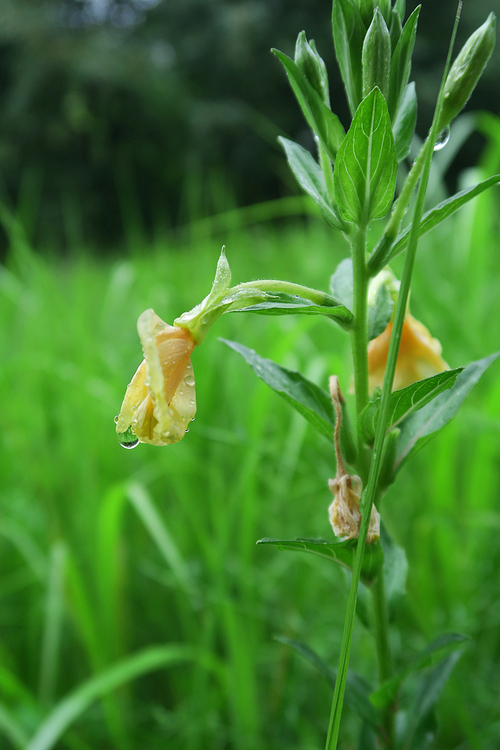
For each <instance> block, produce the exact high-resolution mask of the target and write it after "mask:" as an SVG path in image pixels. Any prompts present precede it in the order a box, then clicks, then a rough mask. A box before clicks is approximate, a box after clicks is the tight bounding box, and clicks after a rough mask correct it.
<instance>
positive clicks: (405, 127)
mask: <svg viewBox="0 0 500 750" xmlns="http://www.w3.org/2000/svg"><path fill="white" fill-rule="evenodd" d="M416 123H417V92H416V90H415V84H414V83H413V82H412V83H409V84H408V86H407V87H406V91H405V94H404V96H403V100H402V102H401V104H400V106H399V109H398V111H397V114H396V119H395V120H394V122H393V125H392V134H393V136H394V144H395V148H396V161H397V162H398V164H399V162H400V161H403V159H406V157H407V156H408V154H409V153H410V148H411V144H412V141H413V136H414V134H415V125H416Z"/></svg>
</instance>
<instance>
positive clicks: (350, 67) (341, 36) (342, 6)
mask: <svg viewBox="0 0 500 750" xmlns="http://www.w3.org/2000/svg"><path fill="white" fill-rule="evenodd" d="M332 25H333V41H334V43H335V55H336V57H337V62H338V64H339V68H340V74H341V76H342V80H343V82H344V87H345V91H346V94H347V100H348V102H349V109H350V110H351V115H352V116H354V113H355V112H356V110H357V108H358V105H359V103H360V101H361V99H362V95H361V91H362V84H361V70H362V68H361V55H362V50H363V42H364V39H365V35H366V28H367V27H366V26H365V24H364V22H363V19H362V17H361V14H360V12H359V10H358V8H357V7H356V6H355V5H354V3H351V2H350V0H334V2H333V12H332Z"/></svg>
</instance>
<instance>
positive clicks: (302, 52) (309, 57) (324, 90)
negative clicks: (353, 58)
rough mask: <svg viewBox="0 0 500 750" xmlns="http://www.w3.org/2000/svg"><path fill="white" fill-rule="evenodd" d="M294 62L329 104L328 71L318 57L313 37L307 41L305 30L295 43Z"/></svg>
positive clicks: (321, 59)
mask: <svg viewBox="0 0 500 750" xmlns="http://www.w3.org/2000/svg"><path fill="white" fill-rule="evenodd" d="M295 63H296V65H298V67H299V68H300V69H301V71H302V72H303V74H304V75H305V77H306V78H307V80H308V81H309V83H310V84H311V86H312V87H313V88H314V89H315V90H316V91H317V92H318V94H319V95H320V96H321V98H322V99H323V101H324V102H325V104H327V105H328V106H330V91H329V87H328V73H327V70H326V65H325V63H324V60H323V58H322V57H320V55H319V53H318V50H317V49H316V45H315V43H314V39H311V41H310V42H308V41H307V37H306V34H305V31H301V32H300V34H299V35H298V37H297V43H296V45H295Z"/></svg>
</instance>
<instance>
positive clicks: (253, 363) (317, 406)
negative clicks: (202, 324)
mask: <svg viewBox="0 0 500 750" xmlns="http://www.w3.org/2000/svg"><path fill="white" fill-rule="evenodd" d="M221 341H223V342H224V343H225V344H227V345H228V346H230V347H231V349H234V351H235V352H238V354H241V356H242V357H243V359H244V360H245V361H246V362H248V364H249V365H250V367H251V368H252V369H253V371H254V372H255V373H256V375H257V376H258V377H259V378H261V380H263V381H264V382H265V383H267V385H268V386H270V387H271V388H272V389H273V390H275V391H276V393H279V395H280V396H282V397H283V398H284V399H285V401H288V403H289V404H291V405H292V406H293V407H294V409H296V410H297V411H298V412H299V414H302V416H303V417H305V419H307V421H308V422H309V423H310V424H312V426H313V427H314V428H315V429H316V430H317V431H318V432H319V433H321V434H322V435H324V436H325V437H326V439H327V440H329V441H330V442H332V441H333V429H334V427H335V416H334V411H333V405H332V400H331V398H330V395H329V394H328V393H327V392H326V391H324V390H323V389H322V388H320V387H319V386H318V385H316V384H315V383H312V382H311V381H310V380H307V378H305V377H304V376H303V375H301V374H300V372H295V371H293V370H287V369H286V368H285V367H281V366H280V365H278V364H276V362H273V361H272V360H270V359H264V358H263V357H260V356H259V355H258V354H257V352H255V351H254V350H253V349H248V348H247V347H246V346H243V345H242V344H237V343H236V341H227V340H226V339H221Z"/></svg>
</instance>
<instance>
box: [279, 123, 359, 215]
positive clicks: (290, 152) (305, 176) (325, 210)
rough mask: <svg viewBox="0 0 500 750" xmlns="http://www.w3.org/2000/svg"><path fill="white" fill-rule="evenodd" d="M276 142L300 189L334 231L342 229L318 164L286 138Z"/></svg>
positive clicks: (307, 152)
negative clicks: (279, 145)
mask: <svg viewBox="0 0 500 750" xmlns="http://www.w3.org/2000/svg"><path fill="white" fill-rule="evenodd" d="M278 141H279V142H280V143H281V145H282V146H283V148H284V149H285V154H286V158H287V160H288V164H289V166H290V169H291V170H292V172H293V174H294V176H295V179H296V180H297V182H298V183H299V185H300V187H301V188H303V189H304V190H305V191H306V193H307V194H308V195H310V196H311V198H312V199H313V200H314V201H315V203H316V204H317V205H318V206H319V208H320V210H321V213H322V214H323V216H324V217H325V219H326V220H327V221H328V222H329V223H330V224H331V225H332V226H333V227H335V228H336V229H343V228H344V227H345V224H344V222H343V221H342V219H341V218H340V216H339V214H338V212H337V209H336V208H335V206H332V203H331V201H330V196H329V195H328V190H327V187H326V182H325V176H324V174H323V170H322V169H321V167H320V166H319V164H318V163H317V162H316V160H315V159H314V158H313V156H312V155H311V154H310V153H309V151H306V149H305V148H302V146H299V144H298V143H294V142H293V141H290V140H288V138H281V137H280V138H278Z"/></svg>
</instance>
